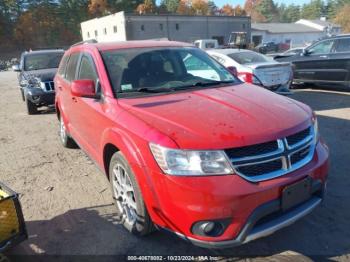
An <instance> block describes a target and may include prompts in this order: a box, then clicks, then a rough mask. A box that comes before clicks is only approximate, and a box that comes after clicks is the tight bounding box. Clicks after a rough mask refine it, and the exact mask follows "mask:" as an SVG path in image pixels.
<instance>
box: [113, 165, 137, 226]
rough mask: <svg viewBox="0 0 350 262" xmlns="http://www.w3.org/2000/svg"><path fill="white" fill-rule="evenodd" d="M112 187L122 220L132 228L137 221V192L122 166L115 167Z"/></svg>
mask: <svg viewBox="0 0 350 262" xmlns="http://www.w3.org/2000/svg"><path fill="white" fill-rule="evenodd" d="M112 186H113V195H114V198H115V200H116V203H117V207H118V209H119V212H120V214H121V216H122V220H124V221H123V222H126V223H127V224H128V225H129V226H130V227H132V226H133V225H134V224H135V223H136V220H137V205H136V198H135V191H134V188H133V185H132V183H131V180H130V177H129V174H128V172H127V171H126V170H125V168H124V167H123V166H121V165H120V164H116V165H115V166H114V167H113V176H112Z"/></svg>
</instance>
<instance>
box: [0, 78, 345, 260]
mask: <svg viewBox="0 0 350 262" xmlns="http://www.w3.org/2000/svg"><path fill="white" fill-rule="evenodd" d="M292 97H293V98H295V99H297V100H300V101H303V102H305V103H307V104H308V105H310V106H311V107H312V108H313V109H314V110H316V112H317V114H318V115H319V124H320V130H321V134H322V135H323V137H324V139H325V140H326V141H327V143H328V145H329V147H330V150H331V172H330V176H329V183H328V195H327V197H326V200H325V202H324V205H323V206H322V207H319V208H317V209H316V210H315V211H314V212H313V213H312V214H310V215H309V216H307V217H305V218H303V219H302V220H301V221H299V222H297V223H296V224H294V225H292V226H290V227H288V228H285V229H283V230H281V231H279V232H277V233H275V234H274V235H272V236H269V237H266V238H264V239H260V240H257V241H254V242H251V243H248V244H246V245H244V246H241V247H237V248H232V249H228V250H222V251H211V250H206V249H202V248H198V247H195V246H192V245H191V244H189V243H186V242H185V241H183V240H180V239H179V238H177V237H176V236H173V235H170V234H167V233H165V232H156V233H154V234H152V235H150V236H148V237H144V238H137V237H134V236H132V235H130V234H129V233H128V232H127V231H126V230H124V229H123V227H122V226H121V225H118V223H117V220H116V214H115V208H114V207H113V205H112V200H111V193H110V189H109V184H108V181H107V179H106V178H105V176H104V175H103V174H102V173H100V171H99V170H98V169H97V167H96V166H95V165H94V164H93V163H92V162H91V161H90V160H89V159H88V158H87V157H86V156H85V155H84V153H82V151H81V150H79V149H71V150H69V149H64V148H63V147H62V146H61V144H60V141H59V138H58V122H57V119H56V116H55V114H54V112H52V111H50V110H48V111H45V112H42V114H40V115H34V116H28V115H27V114H26V111H25V104H24V103H23V102H22V101H21V98H20V92H19V88H18V85H17V78H16V74H15V73H13V72H0V181H2V182H4V183H5V184H6V185H8V186H9V187H11V188H12V189H13V190H15V191H17V192H19V193H20V194H21V197H20V200H21V203H22V207H23V212H24V216H25V220H26V223H27V229H28V232H29V239H28V240H27V241H25V242H24V243H22V244H21V245H19V246H17V247H15V248H14V249H12V250H11V251H10V253H9V254H10V255H11V254H12V255H13V254H17V255H18V254H50V255H212V256H222V255H226V256H227V255H230V256H233V257H235V258H236V259H240V258H242V259H243V258H244V259H246V260H257V261H260V260H263V259H267V258H268V259H269V260H271V261H279V260H284V261H285V260H289V261H295V260H296V259H298V260H304V261H310V260H327V259H335V260H340V261H350V167H349V163H350V93H344V92H336V91H325V90H323V91H322V90H311V89H303V90H297V91H296V92H295V94H294V95H293V96H292ZM348 161H349V162H348ZM247 257H249V258H247Z"/></svg>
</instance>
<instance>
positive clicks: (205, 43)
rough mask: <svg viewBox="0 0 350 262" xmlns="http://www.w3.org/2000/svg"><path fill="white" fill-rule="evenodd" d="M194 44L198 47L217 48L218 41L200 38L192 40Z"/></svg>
mask: <svg viewBox="0 0 350 262" xmlns="http://www.w3.org/2000/svg"><path fill="white" fill-rule="evenodd" d="M194 45H195V46H196V47H198V48H200V49H214V48H219V42H218V40H216V39H200V40H196V41H194Z"/></svg>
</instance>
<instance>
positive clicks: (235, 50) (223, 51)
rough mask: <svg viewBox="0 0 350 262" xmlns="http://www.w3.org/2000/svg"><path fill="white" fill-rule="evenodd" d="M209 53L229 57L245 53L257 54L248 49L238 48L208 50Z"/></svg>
mask: <svg viewBox="0 0 350 262" xmlns="http://www.w3.org/2000/svg"><path fill="white" fill-rule="evenodd" d="M208 52H210V53H214V52H216V53H219V54H222V55H229V54H232V53H243V52H247V53H255V52H254V51H251V50H247V49H238V48H226V49H211V50H208Z"/></svg>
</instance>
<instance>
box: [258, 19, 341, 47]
mask: <svg viewBox="0 0 350 262" xmlns="http://www.w3.org/2000/svg"><path fill="white" fill-rule="evenodd" d="M251 28H252V31H251V37H252V38H251V41H252V43H253V44H254V45H255V46H256V45H258V44H260V43H262V42H275V43H278V44H288V45H290V46H291V47H301V46H306V45H308V44H311V43H312V42H314V41H317V40H319V39H321V38H324V37H326V36H327V35H336V34H339V33H341V27H340V26H338V25H334V24H332V23H329V22H327V21H324V20H305V19H301V20H299V21H297V22H295V23H253V24H252V26H251Z"/></svg>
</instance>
